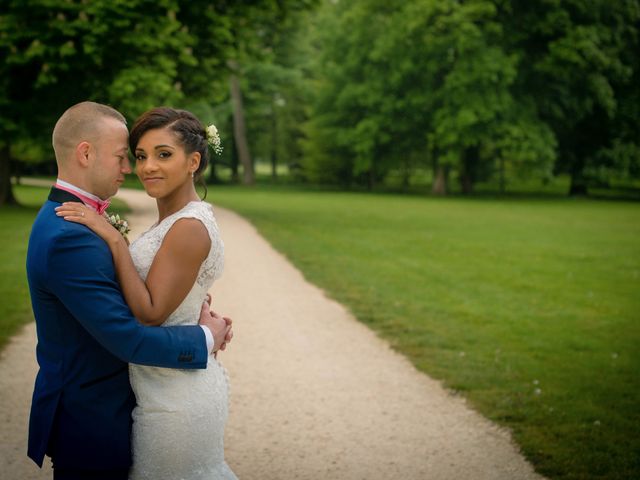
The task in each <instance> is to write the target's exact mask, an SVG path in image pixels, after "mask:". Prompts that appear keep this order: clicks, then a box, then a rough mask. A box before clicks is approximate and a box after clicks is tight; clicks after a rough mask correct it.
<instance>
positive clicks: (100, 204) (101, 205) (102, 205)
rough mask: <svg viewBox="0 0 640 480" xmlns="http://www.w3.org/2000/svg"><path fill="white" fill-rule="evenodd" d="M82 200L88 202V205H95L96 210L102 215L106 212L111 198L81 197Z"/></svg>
mask: <svg viewBox="0 0 640 480" xmlns="http://www.w3.org/2000/svg"><path fill="white" fill-rule="evenodd" d="M81 200H82V201H83V202H84V203H86V204H87V205H89V206H90V207H93V208H94V209H95V211H96V212H98V213H99V214H100V215H102V214H103V213H104V211H105V210H106V209H107V208H108V207H109V204H110V203H111V202H110V201H109V200H98V201H95V200H92V199H90V198H86V197H85V198H81Z"/></svg>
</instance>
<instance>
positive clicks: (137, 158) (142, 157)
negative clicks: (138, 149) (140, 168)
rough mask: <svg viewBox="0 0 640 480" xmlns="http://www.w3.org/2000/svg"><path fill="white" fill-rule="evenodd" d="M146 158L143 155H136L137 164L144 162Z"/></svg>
mask: <svg viewBox="0 0 640 480" xmlns="http://www.w3.org/2000/svg"><path fill="white" fill-rule="evenodd" d="M145 158H146V157H145V156H144V155H143V154H142V153H138V154H137V155H136V162H142V161H143V160H144V159H145Z"/></svg>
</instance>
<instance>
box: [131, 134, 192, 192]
mask: <svg viewBox="0 0 640 480" xmlns="http://www.w3.org/2000/svg"><path fill="white" fill-rule="evenodd" d="M134 156H135V159H136V175H138V178H139V179H140V181H141V182H142V184H143V185H144V189H145V190H146V191H147V193H148V194H149V195H150V196H151V197H153V198H163V197H166V196H167V195H170V194H171V193H173V192H175V191H176V190H178V189H180V188H184V187H185V186H188V185H193V180H192V177H191V173H192V172H195V171H196V170H197V168H198V165H199V164H200V154H199V153H198V152H194V153H191V154H188V155H187V154H186V153H185V151H184V147H183V146H182V144H181V143H180V141H179V140H178V138H177V136H176V134H175V133H173V132H172V131H171V130H169V129H167V128H161V129H155V130H149V131H147V132H145V133H144V135H142V137H140V140H139V141H138V145H137V146H136V150H135V152H134Z"/></svg>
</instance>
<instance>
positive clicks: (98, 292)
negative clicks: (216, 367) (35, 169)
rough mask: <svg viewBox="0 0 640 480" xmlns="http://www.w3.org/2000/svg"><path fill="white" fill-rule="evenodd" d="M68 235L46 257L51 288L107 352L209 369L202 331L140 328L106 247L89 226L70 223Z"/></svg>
mask: <svg viewBox="0 0 640 480" xmlns="http://www.w3.org/2000/svg"><path fill="white" fill-rule="evenodd" d="M78 227H80V228H78ZM64 230H65V231H64V234H63V235H61V236H60V237H58V239H57V240H56V241H55V242H54V243H53V244H52V245H51V247H50V250H49V255H48V257H47V264H48V265H47V267H48V268H47V273H48V277H49V278H50V279H51V282H52V284H51V285H50V288H51V290H52V292H53V293H54V294H55V295H56V296H57V297H58V298H59V299H60V301H61V302H62V303H63V304H64V306H65V307H66V309H67V310H68V311H69V312H70V313H71V315H73V317H74V318H75V319H76V320H77V321H78V322H80V323H81V324H82V326H83V327H84V328H85V329H86V330H87V331H88V332H89V333H90V334H91V335H92V336H93V337H94V338H95V339H96V340H97V341H98V342H99V343H100V344H101V345H102V346H103V347H105V348H106V349H107V350H109V351H110V352H111V353H112V354H114V355H115V356H117V357H119V358H120V359H121V360H123V361H125V362H129V363H137V364H141V365H152V366H157V367H167V368H183V369H193V368H206V366H207V359H208V352H207V347H206V340H205V334H204V332H203V330H202V328H201V327H200V326H198V325H194V326H176V327H147V326H144V325H142V324H140V323H139V322H138V321H137V320H136V319H135V317H134V316H133V314H132V313H131V310H129V307H128V306H127V304H126V303H125V300H124V297H123V296H122V292H121V290H120V286H119V285H118V282H117V281H116V274H115V269H114V266H113V261H112V257H111V252H110V251H109V249H108V247H107V245H106V244H105V243H104V242H103V241H102V240H101V239H100V238H98V237H97V236H95V235H94V234H93V233H92V232H90V231H89V230H88V229H86V228H85V227H81V226H77V225H71V224H70V225H69V228H66V229H64Z"/></svg>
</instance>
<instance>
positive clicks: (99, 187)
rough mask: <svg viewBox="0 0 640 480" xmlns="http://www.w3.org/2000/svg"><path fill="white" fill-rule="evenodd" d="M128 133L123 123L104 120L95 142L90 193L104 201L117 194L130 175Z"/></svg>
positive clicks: (111, 119) (114, 120)
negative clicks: (91, 189) (126, 176)
mask: <svg viewBox="0 0 640 480" xmlns="http://www.w3.org/2000/svg"><path fill="white" fill-rule="evenodd" d="M128 139H129V132H128V131H127V127H126V125H125V124H124V123H122V122H120V121H118V120H117V119H115V118H105V120H104V122H103V124H102V127H101V129H100V138H99V140H98V141H97V142H95V145H94V146H95V148H94V152H93V153H94V158H93V163H92V165H91V169H90V172H89V174H90V176H91V180H90V181H91V185H92V187H93V191H92V193H93V194H95V195H97V196H98V197H100V198H102V199H103V200H106V199H107V198H109V197H112V196H114V195H115V194H116V193H117V192H118V188H120V185H122V182H124V176H125V174H127V173H131V165H130V164H129V157H128V155H127V152H128V150H129V147H128V143H127V142H128Z"/></svg>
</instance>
